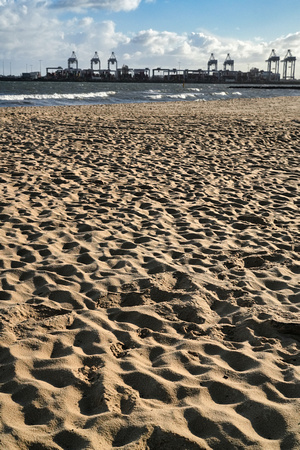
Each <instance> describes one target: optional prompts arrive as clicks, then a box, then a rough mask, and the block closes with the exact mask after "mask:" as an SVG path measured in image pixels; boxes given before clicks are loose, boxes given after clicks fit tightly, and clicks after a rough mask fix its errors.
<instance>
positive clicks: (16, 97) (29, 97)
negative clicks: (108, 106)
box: [0, 91, 116, 102]
mask: <svg viewBox="0 0 300 450" xmlns="http://www.w3.org/2000/svg"><path fill="white" fill-rule="evenodd" d="M115 94H116V92H115V91H107V92H86V93H83V92H81V93H67V94H62V93H60V94H59V93H54V94H10V95H6V94H2V95H0V101H5V102H26V101H34V100H84V99H93V98H105V97H109V96H111V95H115Z"/></svg>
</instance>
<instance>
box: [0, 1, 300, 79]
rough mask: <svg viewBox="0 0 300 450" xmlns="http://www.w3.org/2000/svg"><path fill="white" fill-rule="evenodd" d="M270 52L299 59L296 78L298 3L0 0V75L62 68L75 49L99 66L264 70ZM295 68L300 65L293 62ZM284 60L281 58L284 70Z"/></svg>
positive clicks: (82, 60) (82, 63) (82, 59)
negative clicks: (229, 64)
mask: <svg viewBox="0 0 300 450" xmlns="http://www.w3.org/2000/svg"><path fill="white" fill-rule="evenodd" d="M272 49H274V50H275V52H276V55H277V56H280V59H281V60H282V59H284V57H285V55H286V53H287V50H288V49H290V50H291V52H292V55H293V56H296V58H297V61H296V77H297V78H298V77H299V78H300V0H284V1H283V0H272V1H271V0H251V1H249V0H0V74H1V75H2V74H4V75H10V74H13V75H19V74H21V73H22V72H27V71H28V72H29V71H40V70H41V72H42V75H45V73H46V67H57V66H62V67H63V68H66V67H67V65H68V58H69V57H70V56H71V54H72V52H73V51H75V54H76V56H77V59H78V63H79V67H80V68H81V69H86V68H89V67H90V60H91V58H92V57H93V56H94V53H95V51H97V52H98V55H99V57H100V60H101V68H103V69H105V68H107V61H108V59H109V58H110V56H111V53H112V52H114V53H115V56H116V58H117V61H118V67H122V66H123V65H127V66H129V67H130V68H135V69H136V68H146V67H148V68H150V69H153V68H157V67H162V68H171V69H172V68H177V69H203V70H205V69H207V62H208V60H209V58H210V55H211V53H213V54H214V56H215V59H217V60H218V69H222V68H223V63H224V60H225V58H226V56H227V54H228V53H229V54H230V56H231V59H233V60H234V68H235V70H242V71H247V70H249V69H251V68H252V67H257V68H259V69H260V70H266V69H267V63H266V59H268V57H269V55H270V53H271V50H272ZM298 65H299V67H298ZM282 69H283V63H280V73H281V75H282Z"/></svg>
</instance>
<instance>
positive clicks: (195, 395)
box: [0, 97, 300, 450]
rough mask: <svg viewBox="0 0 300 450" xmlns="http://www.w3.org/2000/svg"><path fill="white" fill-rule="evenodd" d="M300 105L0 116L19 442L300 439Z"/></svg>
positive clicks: (5, 345)
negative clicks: (298, 118)
mask: <svg viewBox="0 0 300 450" xmlns="http://www.w3.org/2000/svg"><path fill="white" fill-rule="evenodd" d="M299 110H300V100H299V99H298V98H297V97H293V98H280V99H271V100H257V99H256V100H234V101H226V102H222V101H221V102H211V103H209V104H208V103H207V104H203V103H201V104H197V103H172V105H169V104H145V105H119V106H92V107H56V108H22V109H21V108H9V109H4V108H2V109H1V111H0V123H1V139H0V147H1V167H0V189H1V199H0V235H1V241H0V249H1V253H0V270H1V271H0V288H1V290H0V309H1V310H0V313H1V327H0V331H1V341H0V346H1V349H0V350H1V351H0V364H1V365H0V385H1V391H0V414H1V422H0V430H1V437H0V443H1V448H5V449H17V448H21V449H30V450H37V449H51V450H52V449H67V448H71V449H111V448H124V449H153V450H154V449H158V448H159V449H172V450H173V449H200V448H203V449H231V448H250V449H272V450H273V449H278V450H279V449H298V448H299V447H300V437H299V397H300V389H299V379H300V376H299V375H300V374H299V363H300V359H299V335H300V322H299V312H300V286H299V280H300V278H299V274H300V261H299V250H300V244H299V242H300V239H299V237H300V236H299V190H298V189H299V179H300V174H299V121H298V120H297V117H298V116H299Z"/></svg>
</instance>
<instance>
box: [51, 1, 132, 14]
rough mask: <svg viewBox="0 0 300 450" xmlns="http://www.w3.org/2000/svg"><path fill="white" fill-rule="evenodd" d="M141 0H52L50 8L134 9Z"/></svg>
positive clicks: (117, 10) (116, 10)
mask: <svg viewBox="0 0 300 450" xmlns="http://www.w3.org/2000/svg"><path fill="white" fill-rule="evenodd" d="M140 3H141V0H53V1H52V3H51V7H52V8H65V9H68V10H72V9H78V8H80V9H88V8H92V9H106V10H108V11H115V12H119V11H132V10H134V9H136V8H137V7H138V6H139V4H140Z"/></svg>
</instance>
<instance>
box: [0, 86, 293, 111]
mask: <svg viewBox="0 0 300 450" xmlns="http://www.w3.org/2000/svg"><path fill="white" fill-rule="evenodd" d="M299 95H300V90H299V87H298V89H297V88H293V87H289V88H287V86H285V87H284V88H282V87H280V86H275V87H273V88H272V89H270V88H267V87H264V86H263V85H260V86H257V85H255V86H247V87H239V86H234V85H229V84H180V83H178V84H174V83H117V82H114V83H109V82H105V83H103V82H66V81H63V82H58V81H55V82H51V81H47V82H42V81H3V80H2V81H1V79H0V107H11V106H13V107H15V106H59V105H60V106H71V105H100V104H101V105H113V104H120V103H145V102H146V103H149V102H174V101H195V102H205V101H210V100H217V99H219V100H228V99H235V98H270V97H281V96H299Z"/></svg>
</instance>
